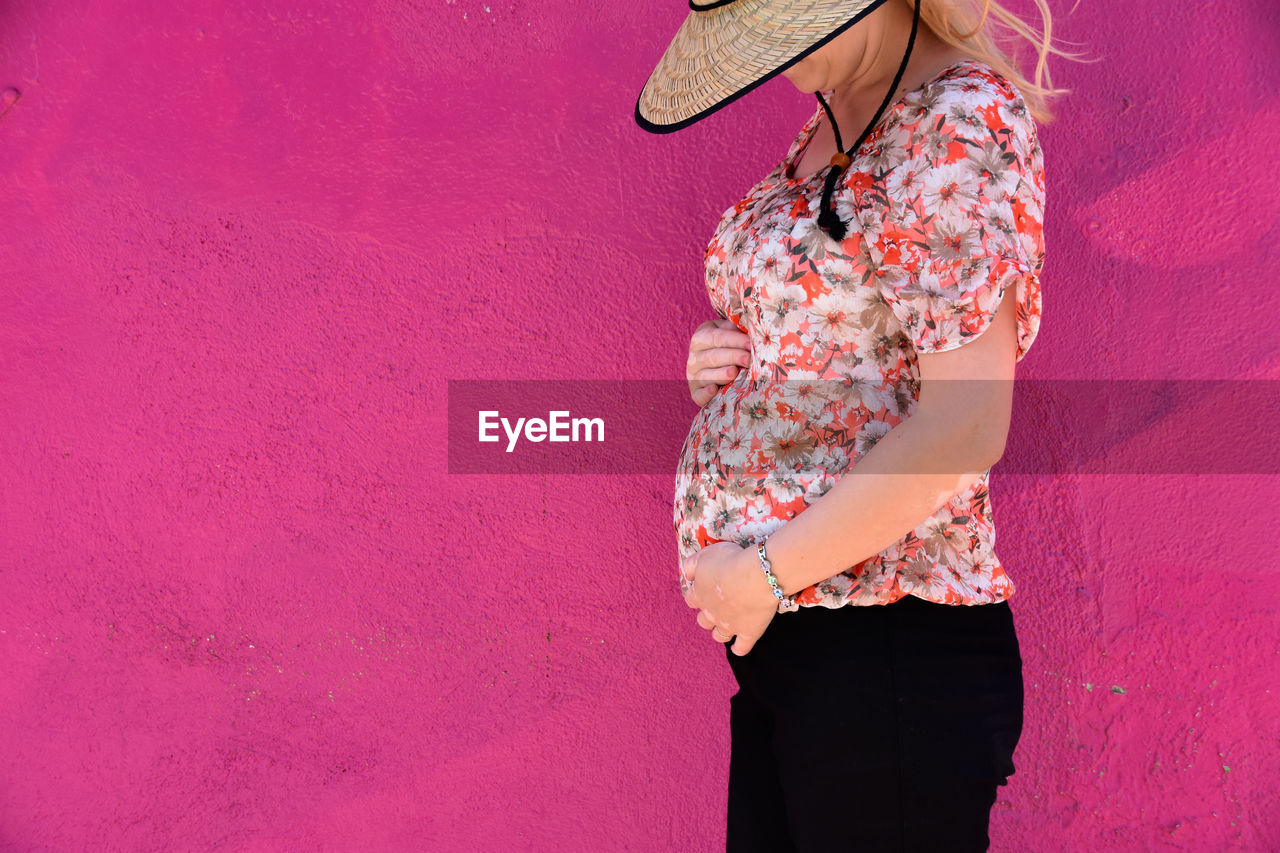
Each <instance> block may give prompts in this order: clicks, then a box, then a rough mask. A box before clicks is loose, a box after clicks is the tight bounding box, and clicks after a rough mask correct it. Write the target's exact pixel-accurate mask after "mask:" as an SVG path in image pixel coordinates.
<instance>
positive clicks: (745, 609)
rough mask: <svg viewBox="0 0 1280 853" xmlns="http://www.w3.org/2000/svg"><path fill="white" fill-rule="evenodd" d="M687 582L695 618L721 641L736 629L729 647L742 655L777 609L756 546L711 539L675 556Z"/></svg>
mask: <svg viewBox="0 0 1280 853" xmlns="http://www.w3.org/2000/svg"><path fill="white" fill-rule="evenodd" d="M680 571H681V572H682V573H683V574H684V576H685V578H687V579H688V581H689V583H688V585H687V587H686V588H685V591H684V600H685V602H686V603H687V604H688V605H689V606H690V607H692V608H694V609H695V610H698V611H699V613H698V624H699V625H701V626H702V627H703V628H709V629H711V632H712V636H713V637H715V639H716V640H717V641H719V642H721V643H724V642H727V641H728V640H729V638H730V637H732V636H733V635H734V634H737V635H738V639H737V642H735V643H734V644H733V648H732V651H733V653H734V654H736V655H739V656H741V655H745V654H746V653H747V652H749V651H751V647H752V646H754V645H755V644H756V640H758V639H760V637H761V636H762V635H763V634H764V632H765V629H766V628H768V627H769V623H770V622H772V621H773V617H774V615H775V614H777V612H778V599H777V597H775V596H774V594H773V587H772V586H770V585H769V581H768V579H766V578H765V576H764V572H763V571H761V569H760V563H759V560H758V558H757V557H756V552H755V551H753V550H751V549H749V548H741V547H739V546H738V545H736V544H734V543H733V542H716V543H714V544H712V545H708V546H707V547H705V548H703V549H702V550H701V551H697V552H695V553H693V554H691V555H689V556H688V557H686V558H685V559H684V560H682V561H681V562H680Z"/></svg>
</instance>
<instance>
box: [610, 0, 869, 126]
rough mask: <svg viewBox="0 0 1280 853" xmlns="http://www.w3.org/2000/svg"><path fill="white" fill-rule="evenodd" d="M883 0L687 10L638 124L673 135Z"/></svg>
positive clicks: (742, 2)
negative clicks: (699, 10) (698, 10)
mask: <svg viewBox="0 0 1280 853" xmlns="http://www.w3.org/2000/svg"><path fill="white" fill-rule="evenodd" d="M884 2H885V0H858V2H852V3H851V2H848V0H790V2H788V0H735V2H732V3H729V4H728V5H725V6H719V7H717V8H714V9H709V10H707V11H702V12H690V13H689V14H688V16H686V17H685V19H684V22H683V23H682V24H681V25H680V29H679V30H677V31H676V35H675V38H673V39H672V40H671V44H670V45H668V46H667V49H666V51H665V52H664V53H663V54H662V58H661V59H660V60H659V61H658V65H657V67H656V68H654V70H653V73H652V74H650V75H649V79H648V81H647V82H646V83H645V85H644V88H643V89H642V90H641V92H640V97H639V98H637V99H636V110H635V119H636V124H638V125H640V127H642V128H644V129H645V130H647V131H649V132H650V133H671V132H672V131H676V130H680V129H681V128H685V127H688V126H689V125H691V124H693V123H694V122H696V121H699V120H701V119H703V118H706V117H707V116H708V115H710V114H711V113H713V112H715V111H716V110H718V109H720V108H722V107H725V106H727V105H728V104H731V103H733V102H734V101H736V100H737V99H738V98H741V97H742V96H743V95H745V94H747V93H748V92H750V91H751V90H752V89H754V88H756V87H757V86H759V85H761V84H762V83H764V82H766V81H768V80H770V79H772V78H773V77H776V76H777V75H778V74H780V73H781V72H783V71H785V70H786V69H788V68H790V67H791V66H792V65H794V64H796V63H797V62H799V61H800V60H801V59H804V58H805V57H806V56H808V55H809V54H811V53H813V52H814V51H815V50H817V49H818V48H820V47H822V46H823V45H824V44H826V43H827V42H829V41H831V40H832V39H833V38H835V37H836V36H838V35H840V33H842V32H844V31H845V30H847V29H849V27H851V26H853V25H854V24H856V23H857V22H858V21H860V20H862V19H863V18H865V17H866V16H867V15H868V14H870V13H871V12H872V11H873V10H875V9H876V7H878V6H880V5H881V4H883V3H884Z"/></svg>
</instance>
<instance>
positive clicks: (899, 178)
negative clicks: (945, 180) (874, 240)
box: [868, 157, 929, 239]
mask: <svg viewBox="0 0 1280 853" xmlns="http://www.w3.org/2000/svg"><path fill="white" fill-rule="evenodd" d="M928 171H929V158H928V157H911V158H908V159H905V160H903V161H902V164H901V165H899V166H898V168H896V169H894V170H893V171H892V172H890V173H889V178H888V180H887V181H886V186H885V191H886V192H887V193H888V194H889V198H891V199H893V200H894V201H902V200H903V199H904V198H910V197H912V196H916V195H919V194H920V190H921V189H922V188H923V186H924V176H925V174H926V173H927V172H928ZM871 213H872V214H873V215H874V213H875V211H872V212H871ZM881 227H883V226H881ZM868 239H870V238H868Z"/></svg>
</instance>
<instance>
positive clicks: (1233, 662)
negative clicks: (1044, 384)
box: [0, 0, 1280, 851]
mask: <svg viewBox="0 0 1280 853" xmlns="http://www.w3.org/2000/svg"><path fill="white" fill-rule="evenodd" d="M1029 6H1030V4H1025V6H1024V7H1023V8H1026V7H1029ZM1054 8H1055V10H1056V12H1057V13H1058V18H1057V21H1056V26H1055V28H1054V34H1055V36H1058V35H1060V36H1062V37H1064V38H1067V39H1071V40H1075V41H1078V42H1081V43H1082V46H1083V48H1084V49H1086V50H1088V51H1089V52H1090V53H1091V54H1092V55H1094V56H1096V57H1099V58H1100V61H1099V62H1096V63H1094V64H1074V63H1069V62H1064V61H1055V65H1054V66H1053V68H1054V70H1055V78H1054V82H1055V83H1056V84H1057V85H1060V86H1065V87H1068V88H1070V89H1072V90H1074V94H1073V95H1071V96H1068V97H1067V98H1066V99H1064V100H1062V101H1060V102H1059V103H1058V105H1057V112H1058V115H1059V121H1057V122H1055V123H1052V124H1048V125H1044V126H1042V128H1041V133H1042V142H1043V146H1044V151H1045V159H1046V174H1047V178H1048V193H1049V215H1048V221H1047V224H1046V241H1047V245H1048V249H1049V254H1048V260H1047V263H1046V266H1045V270H1044V277H1043V285H1044V300H1045V311H1044V319H1043V325H1042V328H1041V332H1040V339H1039V341H1038V343H1037V346H1036V348H1035V349H1034V350H1032V352H1031V354H1030V356H1029V357H1028V359H1027V360H1026V361H1025V362H1024V363H1023V364H1022V365H1020V374H1019V375H1020V376H1021V377H1024V378H1068V377H1069V378H1096V379H1123V378H1217V379H1239V380H1264V379H1269V380H1276V379H1280V352H1277V348H1276V340H1277V337H1276V323H1275V319H1274V318H1275V317H1276V316H1277V311H1280V300H1278V299H1277V288H1276V287H1275V282H1274V280H1273V279H1274V277H1275V270H1276V269H1277V268H1280V225H1278V224H1277V222H1278V219H1280V215H1278V214H1280V178H1278V177H1277V175H1280V169H1277V160H1276V156H1277V155H1276V152H1277V151H1278V150H1280V95H1278V94H1277V93H1278V92H1280V60H1278V59H1277V52H1276V48H1275V46H1276V44H1277V38H1278V36H1280V23H1278V21H1277V7H1276V5H1275V3H1274V2H1272V0H1246V2H1239V3H1238V2H1227V0H1218V2H1205V3H1195V4H1166V3H1157V2H1152V0H1145V2H1139V3H1137V4H1128V5H1127V6H1126V8H1125V14H1124V15H1119V14H1116V12H1115V11H1114V10H1113V9H1111V8H1109V7H1108V5H1107V4H1076V6H1075V8H1074V9H1070V8H1069V7H1068V5H1067V4H1066V3H1054ZM685 11H686V9H685V4H684V3H683V2H681V1H680V0H662V2H658V0H640V2H631V3H604V4H595V3H586V4H581V3H577V4H569V3H561V4H549V3H541V4H539V3H530V2H525V0H514V2H512V0H483V2H481V0H430V2H419V0H370V2H367V3H355V2H350V0H347V1H346V2H343V0H328V2H302V0H277V2H267V3H248V2H236V3H222V2H211V0H204V2H200V0H192V1H191V2H183V3H161V2H148V0H127V1H126V0H117V2H88V0H66V2H59V3H37V2H34V0H9V2H7V3H5V4H3V7H2V8H0V92H3V94H0V113H2V115H0V162H2V163H3V167H2V168H0V440H2V441H3V446H2V447H0V755H3V756H4V760H3V761H0V848H2V849H4V850H56V851H67V850H112V849H124V850H179V849H186V850H196V849H212V848H217V849H224V850H245V851H250V850H255V851H256V850H263V851H266V850H343V851H345V850H449V851H452V850H485V851H489V850H493V851H509V850H535V851H542V850H554V851H579V850H581V851H597V850H637V851H649V850H654V851H660V850H678V851H710V850H716V849H722V844H723V832H724V830H723V809H724V805H725V779H726V774H727V770H728V711H729V705H728V697H729V695H730V693H731V692H732V689H733V682H732V676H731V674H730V672H729V669H728V667H727V666H726V664H725V661H724V658H723V650H722V648H721V646H719V645H718V644H716V643H715V642H714V641H712V640H711V639H710V637H709V635H708V634H707V632H705V631H703V630H702V629H701V628H699V627H697V625H696V624H695V622H694V619H693V614H692V611H690V610H689V609H688V608H687V607H686V606H685V604H684V602H683V600H682V599H681V597H680V596H679V592H678V589H677V586H676V584H675V563H674V560H675V542H674V537H673V534H672V530H671V520H670V504H669V501H670V492H671V488H672V478H671V477H662V476H639V475H636V476H619V475H614V476H604V475H601V476H596V477H572V476H543V477H539V476H450V475H448V474H447V471H446V465H445V452H446V448H445V445H444V434H445V414H444V412H445V409H444V405H445V389H446V382H447V380H448V379H450V378H466V377H470V378H521V377H534V378H570V377H601V378H603V377H628V378H660V377H680V376H682V375H683V367H684V359H685V348H686V345H687V339H688V334H689V332H690V331H691V330H692V328H693V327H694V326H695V325H696V324H697V323H699V322H701V321H702V320H704V319H707V318H709V317H710V309H709V307H708V306H707V304H706V302H705V297H704V295H703V293H702V290H701V278H700V269H699V266H698V264H699V261H700V258H701V252H702V249H703V246H704V245H705V241H706V239H707V238H708V237H709V236H710V230H711V228H712V226H713V225H714V222H715V219H716V217H717V216H718V215H719V213H720V211H722V210H723V209H724V208H725V207H726V206H727V205H728V204H729V203H731V202H732V201H734V200H735V199H736V198H737V197H738V195H737V194H738V193H740V192H741V191H743V190H745V189H746V188H747V187H748V186H749V185H750V184H751V183H753V182H754V181H755V179H756V178H757V177H758V176H759V175H761V174H763V172H764V171H766V170H767V169H768V168H769V167H770V166H772V165H773V164H774V163H775V162H776V161H777V159H778V157H779V156H781V154H782V152H783V151H784V150H785V147H786V145H787V143H788V142H789V141H790V139H791V137H792V135H793V134H794V132H795V130H796V129H797V128H798V126H799V124H800V123H801V122H802V121H803V120H804V119H805V118H806V117H807V116H808V115H809V114H810V110H811V108H812V103H813V102H812V99H811V98H809V97H807V96H801V95H798V94H797V93H796V92H795V91H794V89H792V88H791V87H790V84H788V83H787V82H786V81H785V80H776V81H774V82H772V83H770V84H768V85H766V86H765V87H763V88H762V89H760V90H759V91H757V92H755V93H753V95H752V96H751V97H749V98H747V99H744V100H742V101H740V102H738V103H737V104H735V105H734V106H732V107H730V108H729V109H727V110H725V111H723V112H721V113H719V114H717V115H716V116H714V117H713V118H711V119H709V120H707V121H705V122H703V123H701V124H699V125H697V126H695V127H694V128H690V129H689V130H687V131H684V132H682V133H679V134H675V135H672V136H661V137H659V136H650V135H647V134H645V133H643V132H642V131H640V130H639V129H638V128H636V127H635V126H634V124H633V123H632V119H631V111H632V107H633V104H634V100H635V96H636V94H637V92H638V91H639V87H640V86H641V84H642V83H643V81H644V79H645V77H646V75H647V74H648V72H649V70H650V68H651V67H652V65H653V64H654V62H656V60H657V57H658V55H659V53H660V51H661V50H662V49H663V47H664V46H665V45H666V43H667V41H668V40H669V38H670V36H671V34H672V33H673V32H674V30H675V27H676V26H677V25H678V23H679V21H680V19H681V18H682V17H683V15H684V14H685ZM1068 12H1069V13H1070V14H1068ZM1031 19H1032V20H1033V21H1034V20H1035V17H1034V15H1033V16H1032V18H1031ZM689 407H690V409H689V417H690V418H692V415H693V404H692V403H689ZM1271 414H1272V416H1274V412H1272V413H1271ZM1069 416H1070V414H1069V413H1062V412H1046V413H1045V418H1047V419H1053V418H1064V417H1069ZM1261 416H1263V413H1259V412H1256V411H1223V412H1222V417H1223V418H1224V419H1238V418H1255V417H1261ZM1200 440H1204V437H1199V436H1190V435H1189V436H1187V441H1200ZM676 450H677V448H675V447H673V448H671V453H672V470H673V471H674V454H675V452H676ZM1275 497H1276V481H1275V478H1274V477H1268V476H1258V475H1239V476H1225V475H1224V476H1207V475H1206V476H1173V475H1170V476H1158V477H1157V476H1138V475H1132V476H1129V475H1125V476H1120V475H1117V476H1083V475H1075V474H1062V475H1056V476H1055V475H1046V476H1029V475H1028V476H1024V475H1017V476H1010V475H1006V476H1004V477H1002V476H1001V475H1000V471H999V467H997V468H996V471H995V473H994V475H993V504H994V505H995V506H996V507H997V522H998V527H999V531H1000V537H999V545H998V550H999V554H1000V557H1001V559H1002V561H1003V562H1004V563H1005V565H1006V566H1007V567H1008V568H1009V571H1010V573H1011V574H1012V575H1013V576H1014V578H1015V579H1016V581H1017V582H1018V584H1019V592H1018V594H1017V596H1016V597H1015V598H1014V599H1013V601H1012V606H1013V608H1014V613H1015V618H1016V620H1017V624H1018V629H1019V633H1020V637H1021V640H1022V645H1023V657H1024V662H1025V676H1026V686H1027V722H1026V729H1025V731H1024V734H1023V738H1022V741H1021V743H1020V744H1019V748H1018V753H1017V755H1016V762H1017V766H1018V772H1017V773H1016V774H1015V775H1014V777H1013V778H1012V780H1011V784H1010V786H1009V787H1008V788H1002V789H1001V792H1000V798H999V801H998V803H997V806H996V808H995V811H994V814H993V827H992V835H993V837H994V839H995V841H994V848H993V849H998V850H1004V851H1056V850H1065V851H1075V850H1092V849H1105V850H1121V851H1150V850H1192V851H1213V850H1227V849H1233V850H1234V849H1241V850H1258V851H1262V850H1276V849H1280V818H1277V814H1280V804H1278V803H1277V800H1276V795H1275V791H1276V790H1277V787H1278V786H1280V750H1277V749H1276V746H1277V733H1278V732H1277V729H1278V724H1277V720H1278V719H1280V707H1278V703H1277V698H1278V695H1280V684H1278V683H1277V679H1276V674H1277V669H1278V668H1277V657H1276V655H1277V653H1278V651H1280V650H1278V648H1277V638H1276V630H1275V626H1276V610H1277V605H1278V604H1280V600H1278V595H1277V594H1278V592H1280V585H1278V584H1277V574H1278V568H1277V558H1276V556H1275V553H1276V549H1275V545H1274V536H1273V532H1274V529H1275V524H1274V521H1275ZM939 725H940V726H945V721H940V722H939ZM860 806H862V807H868V808H873V807H874V804H865V803H864V804H860ZM830 807H831V808H835V809H838V810H844V809H846V808H847V807H846V806H845V805H843V804H831V806H830ZM851 831H856V830H851Z"/></svg>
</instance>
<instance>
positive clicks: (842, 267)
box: [818, 258, 862, 296]
mask: <svg viewBox="0 0 1280 853" xmlns="http://www.w3.org/2000/svg"><path fill="white" fill-rule="evenodd" d="M818 272H819V273H820V274H821V275H822V279H823V281H825V282H826V283H827V286H828V287H830V288H831V289H832V290H833V291H835V292H837V293H846V294H851V295H855V296H856V294H857V293H858V291H859V290H861V284H862V277H861V276H858V275H855V274H854V272H853V263H852V261H850V260H849V259H847V258H828V259H827V260H826V261H824V262H823V263H821V264H819V265H818Z"/></svg>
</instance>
